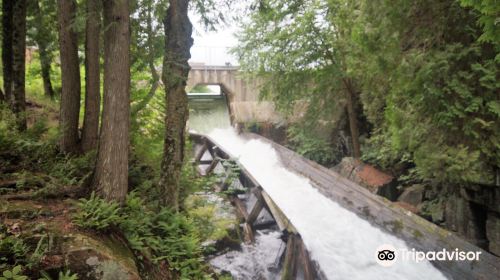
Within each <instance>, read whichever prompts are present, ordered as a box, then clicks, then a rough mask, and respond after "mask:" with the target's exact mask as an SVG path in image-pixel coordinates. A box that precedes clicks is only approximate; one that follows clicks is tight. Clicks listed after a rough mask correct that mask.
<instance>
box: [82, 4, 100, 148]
mask: <svg viewBox="0 0 500 280" xmlns="http://www.w3.org/2000/svg"><path fill="white" fill-rule="evenodd" d="M100 22H101V17H100V3H99V0H87V21H86V28H85V81H86V82H85V114H84V117H83V130H82V151H83V152H88V151H90V150H93V149H95V148H96V146H97V138H98V134H99V113H100V102H101V93H100V86H101V79H100V73H99V30H100Z"/></svg>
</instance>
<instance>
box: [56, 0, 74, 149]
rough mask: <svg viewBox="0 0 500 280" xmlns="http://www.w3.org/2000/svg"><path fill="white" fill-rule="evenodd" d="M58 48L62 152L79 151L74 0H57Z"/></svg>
mask: <svg viewBox="0 0 500 280" xmlns="http://www.w3.org/2000/svg"><path fill="white" fill-rule="evenodd" d="M57 3H58V8H59V10H58V17H59V46H60V55H61V80H62V91H61V109H60V118H59V124H60V128H61V130H62V137H61V150H62V151H63V152H65V153H77V152H78V142H79V136H78V119H79V116H80V65H79V61H78V41H77V40H78V39H77V34H76V32H75V31H74V29H73V28H72V26H71V24H72V23H73V21H74V18H75V16H76V1H75V0H58V1H57Z"/></svg>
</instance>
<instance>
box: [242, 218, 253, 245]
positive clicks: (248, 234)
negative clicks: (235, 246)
mask: <svg viewBox="0 0 500 280" xmlns="http://www.w3.org/2000/svg"><path fill="white" fill-rule="evenodd" d="M243 234H244V241H245V243H246V244H252V243H254V242H255V236H254V235H253V230H252V226H250V225H249V224H248V223H244V224H243Z"/></svg>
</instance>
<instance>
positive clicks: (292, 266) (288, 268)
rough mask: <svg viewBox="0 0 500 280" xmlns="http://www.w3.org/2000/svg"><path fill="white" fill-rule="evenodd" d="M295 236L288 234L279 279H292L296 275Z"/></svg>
mask: <svg viewBox="0 0 500 280" xmlns="http://www.w3.org/2000/svg"><path fill="white" fill-rule="evenodd" d="M296 243H297V236H296V235H295V234H290V235H289V236H288V242H287V243H286V252H285V263H284V264H283V271H282V273H281V280H292V279H295V278H296V276H297V266H296V263H297V261H296V259H297V256H296V255H297V244H296Z"/></svg>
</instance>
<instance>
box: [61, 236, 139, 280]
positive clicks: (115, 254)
mask: <svg viewBox="0 0 500 280" xmlns="http://www.w3.org/2000/svg"><path fill="white" fill-rule="evenodd" d="M65 239H66V241H65V242H64V243H63V244H62V249H63V256H64V260H65V266H66V267H67V268H68V269H69V270H71V272H73V273H77V274H78V279H82V280H86V279H88V280H91V279H102V280H121V279H123V280H140V279H141V278H140V276H139V272H138V271H137V267H136V266H135V262H134V255H133V254H132V252H131V251H130V250H129V249H128V248H127V247H126V246H124V244H123V243H122V242H120V241H118V240H117V239H114V238H111V237H108V236H99V237H98V238H96V237H93V236H90V235H88V234H81V233H71V234H69V235H66V236H65Z"/></svg>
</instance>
